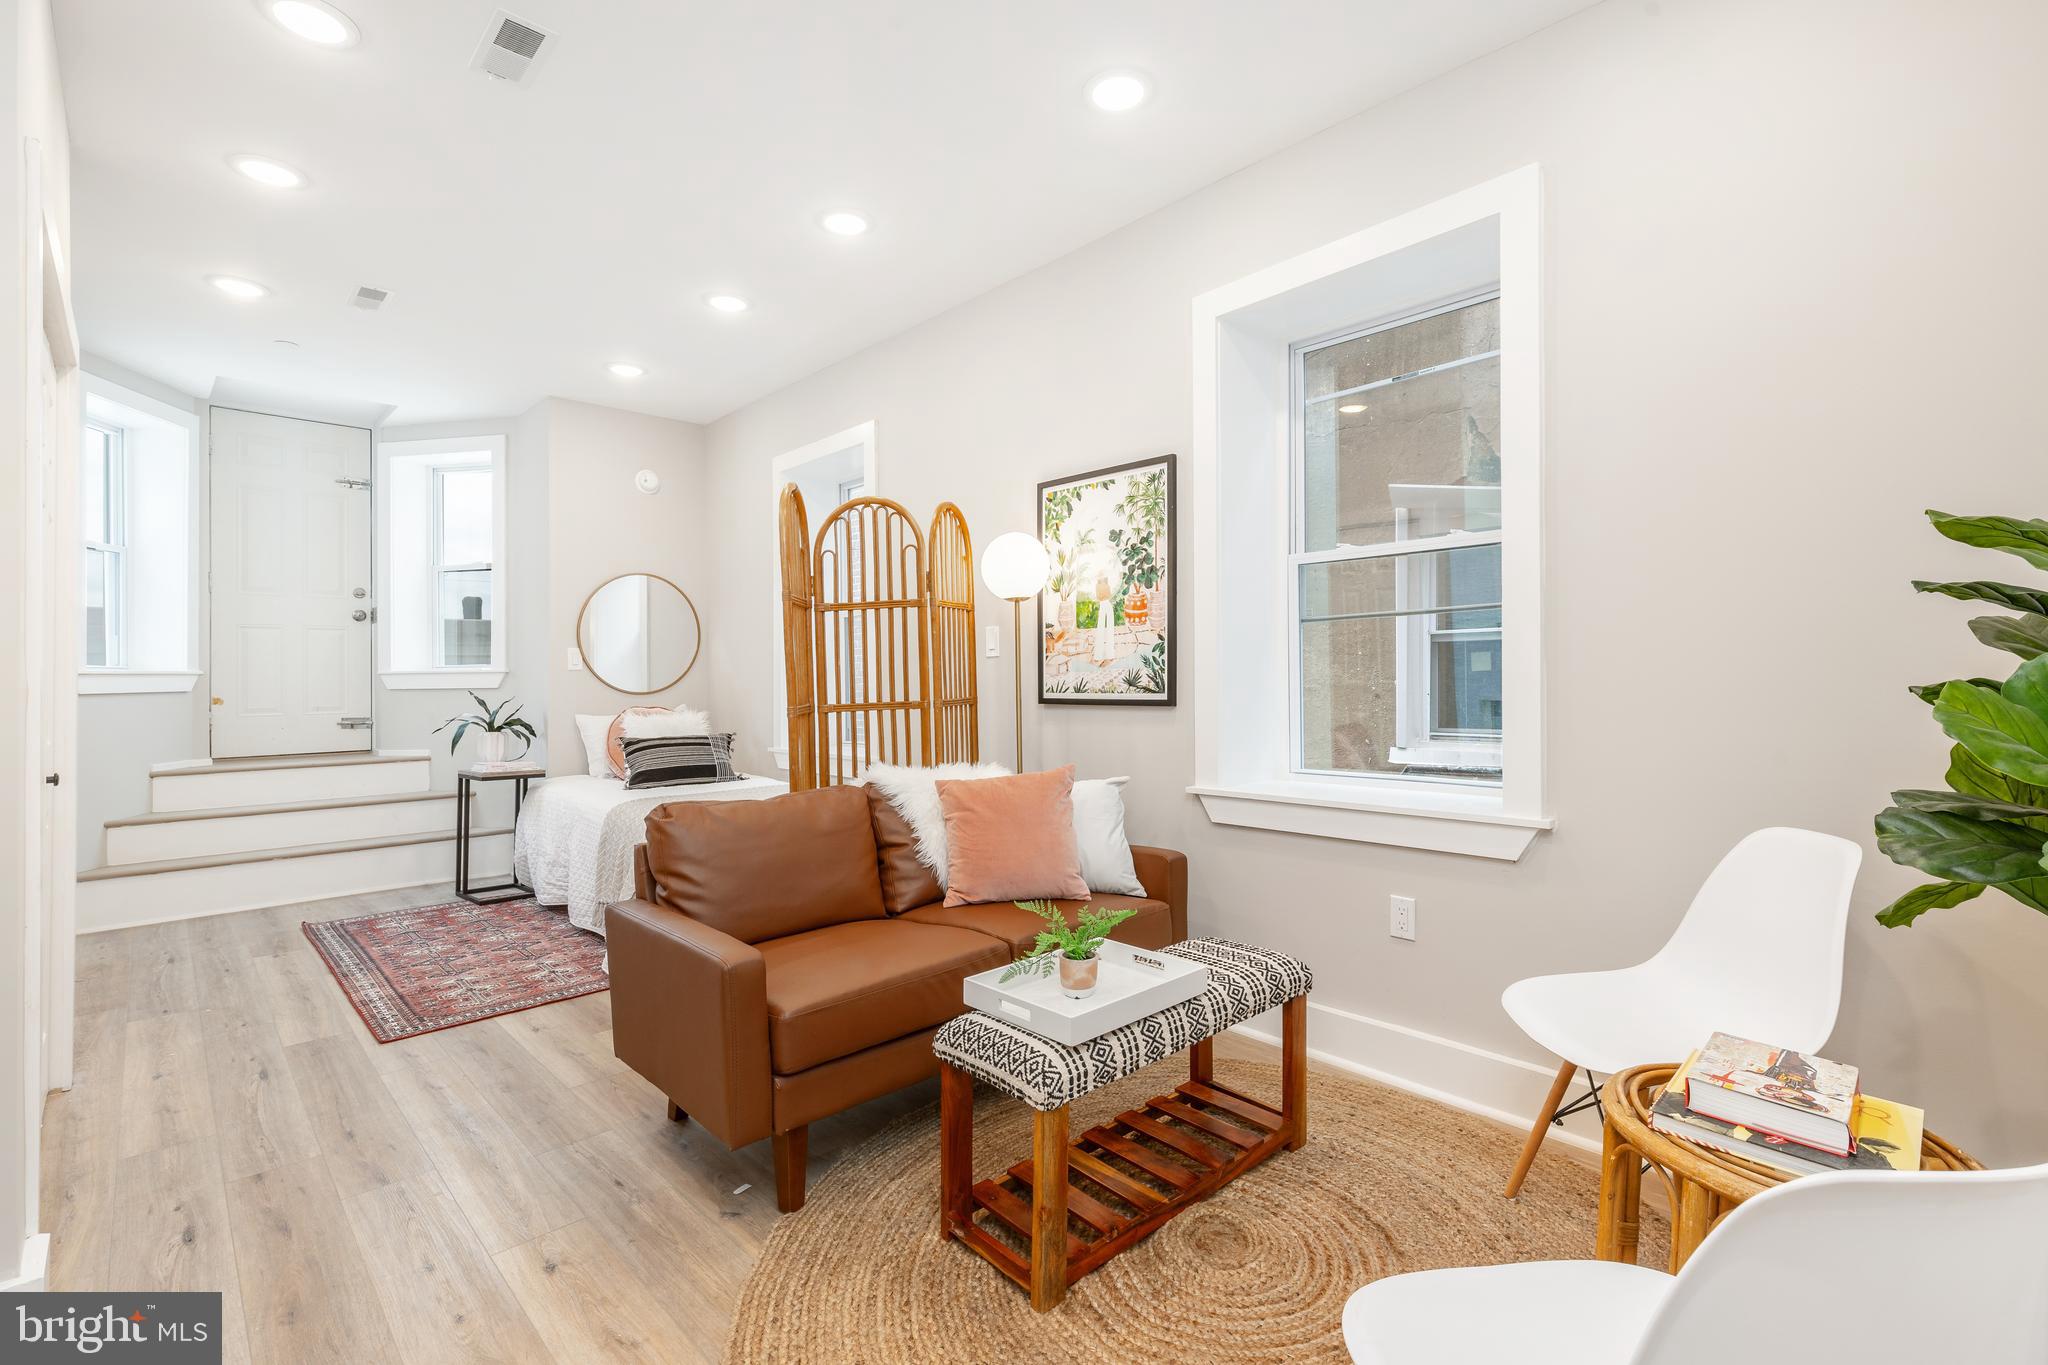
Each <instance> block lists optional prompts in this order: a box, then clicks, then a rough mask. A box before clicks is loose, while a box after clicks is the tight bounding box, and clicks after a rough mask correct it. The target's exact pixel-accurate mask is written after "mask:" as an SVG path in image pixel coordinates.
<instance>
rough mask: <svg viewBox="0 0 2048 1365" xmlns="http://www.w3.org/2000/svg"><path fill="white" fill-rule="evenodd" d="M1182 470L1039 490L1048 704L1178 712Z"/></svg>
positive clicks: (1170, 464) (1157, 468)
mask: <svg viewBox="0 0 2048 1365" xmlns="http://www.w3.org/2000/svg"><path fill="white" fill-rule="evenodd" d="M1178 462H1179V457H1178V456H1177V455H1174V454H1171V453H1169V454H1166V455H1156V456H1152V457H1150V458H1147V459H1142V460H1131V461H1127V462H1125V463H1123V464H1117V465H1109V466H1107V467H1105V468H1102V469H1091V470H1088V471H1086V472H1084V473H1080V474H1073V475H1068V476H1066V477H1064V478H1058V479H1047V480H1046V481H1045V482H1043V483H1041V484H1039V485H1038V514H1037V516H1038V539H1039V543H1040V544H1042V545H1044V546H1045V550H1046V554H1047V555H1048V556H1049V557H1050V559H1051V561H1052V569H1051V573H1050V574H1049V575H1048V577H1047V580H1046V586H1045V589H1044V591H1042V592H1040V593H1039V595H1038V634H1037V639H1038V700H1039V702H1040V704H1042V705H1046V706H1173V705H1176V704H1177V703H1176V691H1175V686H1176V678H1177V674H1178V655H1179V643H1180V642H1179V638H1178V631H1177V630H1176V624H1177V612H1178V607H1179V592H1178V583H1177V578H1178V573H1179V567H1180V556H1179V545H1178V541H1177V532H1178V520H1179V518H1178V516H1177V513H1176V507H1175V498H1176V496H1177V492H1178V484H1177V480H1176V478H1175V474H1176V466H1177V465H1178ZM1162 598H1163V601H1162Z"/></svg>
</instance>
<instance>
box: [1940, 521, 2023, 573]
mask: <svg viewBox="0 0 2048 1365" xmlns="http://www.w3.org/2000/svg"><path fill="white" fill-rule="evenodd" d="M1927 519H1928V520H1929V521H1931V522H1933V523H1934V529H1935V530H1937V531H1939V532H1941V533H1942V534H1943V535H1945V536H1947V537H1948V538H1949V539H1950V540H1959V541H1961V542H1962V543H1963V544H1965V545H1975V546H1977V547H1978V548H1980V549H1985V550H2003V551H2005V552H2006V553H2007V554H2010V555H2018V556H2019V557H2020V558H2021V559H2024V560H2026V561H2027V563H2029V564H2031V565H2033V566H2034V567H2035V568H2037V569H2048V521H2021V520H2019V519H2018V518H2017V517H1958V516H1952V515H1950V514H1949V513H1947V512H1937V511H1935V510H1934V509H1933V508H1931V507H1930V508H1928V509H1927Z"/></svg>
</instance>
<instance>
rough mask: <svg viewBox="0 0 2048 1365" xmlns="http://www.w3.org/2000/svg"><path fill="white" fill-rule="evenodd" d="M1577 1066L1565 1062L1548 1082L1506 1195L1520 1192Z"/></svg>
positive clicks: (1509, 1195)
mask: <svg viewBox="0 0 2048 1365" xmlns="http://www.w3.org/2000/svg"><path fill="white" fill-rule="evenodd" d="M1578 1069H1579V1068H1578V1066H1577V1065H1576V1064H1575V1063H1572V1062H1566V1063H1564V1064H1563V1065H1562V1066H1560V1067H1558V1069H1557V1079H1555V1080H1553V1081H1552V1082H1551V1083H1550V1095H1549V1097H1548V1098H1546V1099H1545V1100H1544V1101H1543V1108H1542V1109H1540V1110H1538V1111H1537V1113H1536V1122H1535V1123H1533V1124H1531V1125H1530V1126H1529V1140H1528V1141H1527V1142H1525V1143H1523V1144H1522V1155H1521V1158H1520V1159H1519V1160H1517V1161H1516V1162H1515V1173H1514V1174H1513V1175H1511V1176H1509V1177H1508V1189H1507V1197H1508V1198H1510V1199H1513V1198H1514V1197H1515V1196H1516V1195H1518V1194H1520V1193H1521V1192H1522V1182H1523V1181H1524V1180H1527V1179H1528V1178H1529V1168H1530V1167H1531V1166H1533V1165H1535V1164H1536V1149H1537V1148H1539V1147H1541V1146H1542V1145H1543V1133H1544V1130H1545V1129H1547V1128H1549V1127H1550V1120H1551V1119H1552V1118H1554V1117H1556V1115H1557V1106H1558V1105H1560V1104H1562V1103H1563V1102H1564V1092H1565V1087H1566V1086H1568V1085H1570V1084H1571V1083H1572V1077H1573V1075H1575V1074H1576V1073H1577V1072H1578Z"/></svg>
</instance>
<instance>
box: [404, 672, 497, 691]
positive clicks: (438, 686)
mask: <svg viewBox="0 0 2048 1365" xmlns="http://www.w3.org/2000/svg"><path fill="white" fill-rule="evenodd" d="M505 672H506V670H504V669H502V668H423V669H420V670H419V671H417V672H412V673H379V674H378V675H377V676H378V677H379V678H382V679H383V680H384V686H385V687H387V688H388V689H390V690H391V691H393V692H436V691H439V692H462V691H466V690H467V689H469V688H472V687H499V686H502V685H503V684H504V681H505Z"/></svg>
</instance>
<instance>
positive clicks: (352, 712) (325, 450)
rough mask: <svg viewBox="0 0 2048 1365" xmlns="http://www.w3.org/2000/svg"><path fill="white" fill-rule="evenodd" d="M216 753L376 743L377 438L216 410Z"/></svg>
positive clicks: (327, 749) (319, 750)
mask: <svg viewBox="0 0 2048 1365" xmlns="http://www.w3.org/2000/svg"><path fill="white" fill-rule="evenodd" d="M211 479H212V485H213V491H212V500H211V501H212V529H211V533H210V536H209V539H210V541H211V543H212V577H211V581H212V609H213V624H212V631H211V637H212V646H211V655H212V657H211V662H210V673H211V677H212V683H213V756H214V757H215V758H246V757H252V756H261V755H272V754H324V753H342V752H349V751H360V750H365V749H368V748H369V747H370V728H369V727H370V638H371V630H372V627H371V624H370V620H371V617H370V611H371V602H370V595H369V594H370V433H369V432H368V431H366V430H364V429H363V428H361V427H338V426H331V425H329V424H327V423H325V422H304V421H300V420H298V419H297V418H292V417H272V416H269V415H267V414H264V413H255V412H242V411H240V410H238V409H234V408H215V409H213V441H212V461H211Z"/></svg>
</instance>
